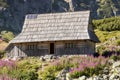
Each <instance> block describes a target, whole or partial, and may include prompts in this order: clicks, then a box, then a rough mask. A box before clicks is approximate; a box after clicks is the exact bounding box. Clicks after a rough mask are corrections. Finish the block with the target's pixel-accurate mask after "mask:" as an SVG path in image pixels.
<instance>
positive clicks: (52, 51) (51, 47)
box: [50, 43, 55, 54]
mask: <svg viewBox="0 0 120 80" xmlns="http://www.w3.org/2000/svg"><path fill="white" fill-rule="evenodd" d="M54 47H55V45H54V43H50V54H54Z"/></svg>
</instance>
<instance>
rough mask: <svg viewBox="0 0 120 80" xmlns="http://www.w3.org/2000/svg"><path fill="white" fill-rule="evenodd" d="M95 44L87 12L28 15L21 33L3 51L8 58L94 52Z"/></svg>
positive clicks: (88, 12)
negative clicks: (5, 51) (5, 50)
mask: <svg viewBox="0 0 120 80" xmlns="http://www.w3.org/2000/svg"><path fill="white" fill-rule="evenodd" d="M96 42H99V40H98V38H97V36H96V35H95V33H94V30H93V28H92V24H91V18H90V11H79V12H65V13H51V14H29V15H27V16H26V18H25V22H24V25H23V30H22V32H21V33H20V34H19V35H18V36H17V37H16V38H14V39H13V40H12V41H11V42H10V45H9V47H8V49H7V55H8V56H9V57H15V56H22V57H24V56H41V55H42V56H43V55H46V54H47V55H48V54H54V55H74V54H93V53H95V43H96Z"/></svg>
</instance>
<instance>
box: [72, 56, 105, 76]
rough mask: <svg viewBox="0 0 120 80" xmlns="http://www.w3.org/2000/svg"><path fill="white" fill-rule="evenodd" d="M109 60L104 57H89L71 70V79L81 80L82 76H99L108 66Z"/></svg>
mask: <svg viewBox="0 0 120 80" xmlns="http://www.w3.org/2000/svg"><path fill="white" fill-rule="evenodd" d="M106 63H107V59H106V58H104V57H101V56H100V57H98V58H93V57H89V58H86V60H83V61H82V62H79V66H78V67H75V68H73V69H71V70H70V76H71V78H79V77H80V76H83V75H86V76H88V77H91V76H93V75H98V74H99V71H100V70H103V68H104V66H105V65H107V64H106Z"/></svg>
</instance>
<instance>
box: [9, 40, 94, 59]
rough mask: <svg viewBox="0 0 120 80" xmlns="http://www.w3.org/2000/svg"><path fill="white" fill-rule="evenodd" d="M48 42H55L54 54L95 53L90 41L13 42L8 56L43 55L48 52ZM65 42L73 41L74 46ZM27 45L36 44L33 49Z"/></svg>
mask: <svg viewBox="0 0 120 80" xmlns="http://www.w3.org/2000/svg"><path fill="white" fill-rule="evenodd" d="M50 43H54V44H55V49H54V50H55V51H54V52H55V55H74V54H93V53H95V43H94V42H92V41H87V40H85V41H59V42H40V43H24V44H23V43H22V44H14V47H13V48H11V50H10V51H9V53H8V54H9V56H11V57H13V56H21V57H24V56H44V55H46V54H49V52H50ZM66 43H74V44H75V47H71V48H66V47H65V44H66ZM28 45H37V47H36V48H35V49H30V50H29V49H28Z"/></svg>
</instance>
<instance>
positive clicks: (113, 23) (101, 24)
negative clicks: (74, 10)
mask: <svg viewBox="0 0 120 80" xmlns="http://www.w3.org/2000/svg"><path fill="white" fill-rule="evenodd" d="M119 22H120V17H112V18H106V19H101V20H93V26H94V28H96V29H99V30H101V31H116V30H120V23H119Z"/></svg>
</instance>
